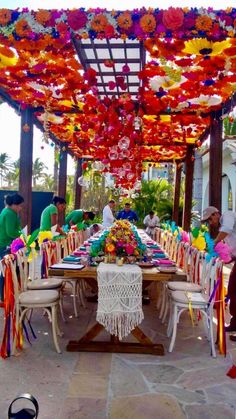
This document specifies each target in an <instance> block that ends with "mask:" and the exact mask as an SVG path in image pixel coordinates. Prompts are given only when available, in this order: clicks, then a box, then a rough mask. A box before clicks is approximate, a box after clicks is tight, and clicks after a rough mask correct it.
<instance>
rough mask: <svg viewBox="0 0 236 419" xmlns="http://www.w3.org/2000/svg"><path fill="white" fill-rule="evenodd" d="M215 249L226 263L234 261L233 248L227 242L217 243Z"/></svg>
mask: <svg viewBox="0 0 236 419" xmlns="http://www.w3.org/2000/svg"><path fill="white" fill-rule="evenodd" d="M214 250H215V251H216V252H217V253H218V255H219V256H220V258H221V259H222V260H223V262H224V263H230V262H231V261H232V255H231V250H230V247H229V246H228V244H227V243H223V242H219V243H217V244H216V246H215V247H214Z"/></svg>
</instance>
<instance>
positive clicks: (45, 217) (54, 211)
mask: <svg viewBox="0 0 236 419" xmlns="http://www.w3.org/2000/svg"><path fill="white" fill-rule="evenodd" d="M65 206H66V201H65V199H64V198H61V197H60V196H54V198H53V200H52V203H51V204H50V205H48V207H46V208H45V209H44V210H43V212H42V214H41V219H40V231H51V228H52V227H53V226H55V225H58V212H61V211H63V210H64V209H65ZM57 231H58V232H59V233H62V230H61V227H60V226H58V227H57Z"/></svg>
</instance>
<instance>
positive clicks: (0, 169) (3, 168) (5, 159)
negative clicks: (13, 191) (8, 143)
mask: <svg viewBox="0 0 236 419" xmlns="http://www.w3.org/2000/svg"><path fill="white" fill-rule="evenodd" d="M11 167H12V163H11V160H10V157H9V156H8V154H7V153H1V154H0V179H1V187H2V183H3V180H4V177H5V176H6V174H7V173H8V171H9V170H10V169H11Z"/></svg>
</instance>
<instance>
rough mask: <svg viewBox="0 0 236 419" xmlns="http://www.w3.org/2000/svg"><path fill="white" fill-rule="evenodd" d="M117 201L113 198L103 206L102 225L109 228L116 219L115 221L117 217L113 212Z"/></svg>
mask: <svg viewBox="0 0 236 419" xmlns="http://www.w3.org/2000/svg"><path fill="white" fill-rule="evenodd" d="M115 205H116V203H115V201H114V199H111V200H110V201H109V202H108V204H107V205H106V206H105V207H104V208H103V211H102V226H103V228H107V227H110V226H111V225H112V224H113V223H114V221H115V217H114V214H113V210H114V208H115Z"/></svg>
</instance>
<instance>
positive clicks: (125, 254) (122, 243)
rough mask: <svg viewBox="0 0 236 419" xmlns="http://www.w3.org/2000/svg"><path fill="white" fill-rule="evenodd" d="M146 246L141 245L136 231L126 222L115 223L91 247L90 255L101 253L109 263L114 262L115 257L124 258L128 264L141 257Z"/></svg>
mask: <svg viewBox="0 0 236 419" xmlns="http://www.w3.org/2000/svg"><path fill="white" fill-rule="evenodd" d="M145 250H146V246H145V245H144V244H143V243H142V241H141V239H140V237H139V235H138V233H137V230H136V228H135V227H134V226H132V225H131V223H130V222H129V221H127V220H119V221H116V222H115V223H114V224H113V226H112V227H111V228H110V230H109V231H107V232H105V233H104V234H103V235H102V236H101V239H100V241H98V243H95V244H93V245H92V246H91V249H90V255H91V256H96V255H95V253H96V254H98V253H99V251H103V252H104V253H105V255H107V256H108V260H109V261H111V262H112V261H115V259H116V257H119V258H124V260H126V261H128V262H134V261H135V260H136V258H138V257H142V255H143V254H144V252H145Z"/></svg>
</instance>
